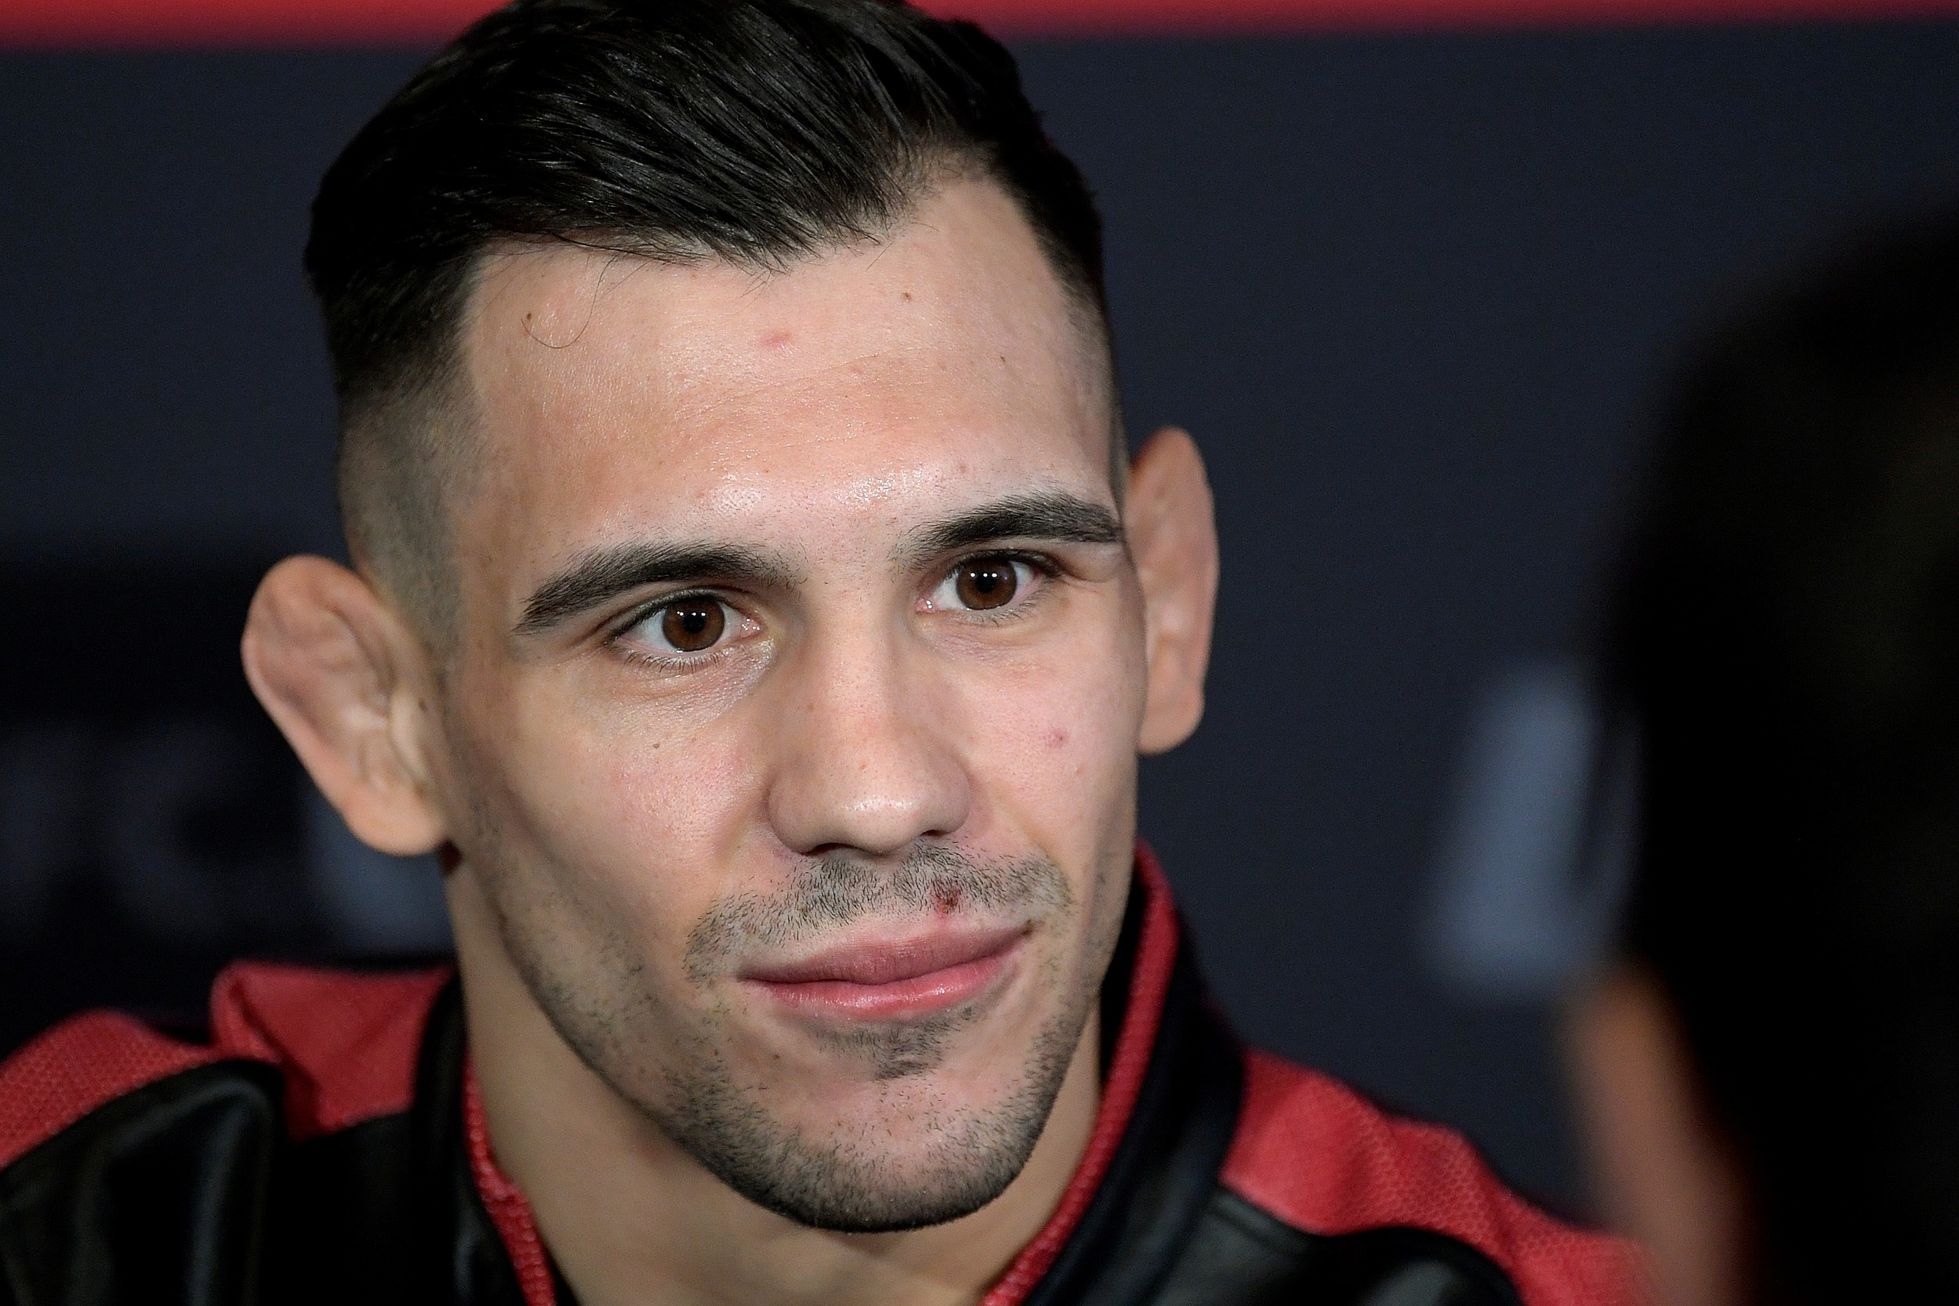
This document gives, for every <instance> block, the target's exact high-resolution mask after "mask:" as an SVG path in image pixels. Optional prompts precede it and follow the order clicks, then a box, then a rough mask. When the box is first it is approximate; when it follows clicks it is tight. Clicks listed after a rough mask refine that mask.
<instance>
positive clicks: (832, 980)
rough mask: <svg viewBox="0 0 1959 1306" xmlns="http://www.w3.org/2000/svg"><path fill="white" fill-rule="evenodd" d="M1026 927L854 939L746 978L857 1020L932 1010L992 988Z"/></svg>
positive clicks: (786, 999)
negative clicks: (882, 938) (843, 945)
mask: <svg viewBox="0 0 1959 1306" xmlns="http://www.w3.org/2000/svg"><path fill="white" fill-rule="evenodd" d="M1026 937H1027V927H1026V926H1024V925H1016V926H1013V927H1012V928H1009V929H1002V930H983V931H962V932H943V931H941V932H936V933H933V934H929V935H923V936H917V937H913V938H908V939H897V940H889V941H882V942H871V943H860V944H852V945H849V946H846V947H841V948H835V949H832V950H830V951H828V952H824V953H820V954H818V955H816V956H813V957H807V958H802V959H798V960H795V961H789V962H783V963H780V964H770V965H764V966H758V967H755V968H753V969H751V970H748V971H744V972H743V973H742V974H741V976H740V978H741V980H742V982H743V983H744V984H745V985H748V986H750V987H751V988H753V989H755V990H758V991H759V992H761V993H763V994H765V995H767V996H768V997H769V998H770V999H772V1000H774V1001H776V1002H780V1003H782V1004H784V1005H785V1006H787V1007H788V1008H790V1009H791V1010H793V1011H795V1012H797V1013H798V1014H801V1015H805V1016H814V1017H817V1018H819V1019H831V1020H855V1021H894V1020H910V1019H917V1018H920V1017H925V1016H933V1015H937V1014H939V1013H940V1012H943V1011H946V1010H949V1009H950V1008H953V1007H956V1006H959V1005H961V1004H962V1003H970V1002H972V1001H974V1000H976V999H978V998H980V997H981V996H983V995H984V994H986V993H987V992H989V991H991V990H993V989H996V988H998V987H999V986H1000V984H1001V983H1002V982H1003V981H1004V980H1005V978H1006V976H1007V975H1008V973H1009V972H1010V971H1011V970H1012V969H1013V966H1014V961H1015V959H1016V958H1017V957H1018V956H1019V955H1020V950H1021V943H1022V941H1023V940H1024V939H1025V938H1026Z"/></svg>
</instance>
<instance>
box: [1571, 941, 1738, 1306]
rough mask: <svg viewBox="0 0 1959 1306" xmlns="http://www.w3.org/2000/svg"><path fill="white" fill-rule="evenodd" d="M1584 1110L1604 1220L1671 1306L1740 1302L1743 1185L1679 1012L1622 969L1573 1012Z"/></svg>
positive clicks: (1646, 981)
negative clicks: (1644, 1262) (1639, 1257)
mask: <svg viewBox="0 0 1959 1306" xmlns="http://www.w3.org/2000/svg"><path fill="white" fill-rule="evenodd" d="M1569 1034H1570V1044H1571V1052H1572V1066H1573V1071H1574V1076H1575V1080H1576V1087H1577V1096H1578V1105H1579V1108H1580V1113H1581V1115H1582V1116H1583V1117H1584V1121H1585V1125H1586V1127H1587V1143H1588V1144H1589V1150H1590V1152H1591V1154H1592V1162H1593V1165H1592V1169H1593V1173H1594V1174H1595V1175H1597V1177H1598V1181H1599V1186H1600V1189H1601V1193H1600V1195H1601V1197H1602V1198H1603V1199H1604V1204H1605V1208H1606V1211H1607V1214H1608V1215H1609V1216H1610V1217H1611V1218H1612V1221H1613V1223H1614V1224H1616V1225H1617V1226H1619V1227H1620V1228H1621V1229H1623V1230H1624V1231H1625V1232H1626V1233H1629V1234H1631V1235H1632V1236H1633V1238H1634V1239H1635V1240H1637V1241H1638V1242H1639V1243H1640V1244H1641V1245H1642V1246H1643V1247H1645V1249H1646V1250H1647V1251H1648V1253H1649V1254H1650V1256H1649V1263H1650V1264H1651V1266H1652V1269H1653V1273H1654V1275H1655V1277H1656V1278H1657V1280H1658V1287H1659V1288H1660V1290H1661V1291H1660V1294H1659V1297H1660V1300H1662V1301H1665V1302H1668V1303H1669V1304H1670V1306H1737V1303H1740V1302H1742V1301H1743V1300H1745V1297H1746V1294H1745V1292H1744V1289H1745V1287H1746V1284H1745V1282H1744V1280H1745V1278H1746V1274H1745V1266H1746V1264H1747V1259H1746V1247H1745V1245H1744V1242H1745V1238H1746V1187H1745V1185H1744V1183H1743V1178H1742V1173H1741V1168H1740V1165H1739V1164H1738V1162H1737V1160H1736V1158H1735V1156H1734V1154H1733V1151H1732V1149H1731V1148H1730V1147H1729V1146H1728V1144H1727V1142H1726V1140H1725V1139H1724V1138H1723V1137H1721V1135H1720V1132H1719V1131H1718V1130H1717V1129H1716V1127H1715V1124H1714V1122H1713V1121H1712V1120H1711V1119H1710V1118H1709V1117H1708V1114H1707V1110H1706V1107H1705V1103H1704V1100H1703V1098H1702V1095H1701V1091H1700V1085H1699V1080H1698V1078H1697V1077H1696V1075H1695V1072H1694V1067H1693V1062H1692V1059H1691V1058H1690V1057H1689V1055H1688V1052H1687V1046H1686V1043H1685V1041H1684V1039H1683V1038H1682V1035H1681V1032H1680V1027H1679V1023H1678V1021H1677V1020H1676V1019H1675V1017H1674V1013H1673V1007H1672V1004H1671V1003H1669V1002H1668V1001H1667V999H1666V996H1665V994H1664V993H1663V991H1662V990H1661V988H1660V986H1659V984H1658V983H1657V982H1656V981H1654V980H1653V979H1652V978H1651V977H1650V976H1648V975H1646V974H1645V973H1644V972H1641V971H1635V970H1626V969H1621V970H1617V971H1614V972H1612V973H1610V974H1609V975H1607V976H1606V977H1605V978H1604V979H1602V980H1601V981H1599V982H1597V983H1596V984H1595V985H1594V986H1593V988H1592V989H1591V990H1590V991H1588V992H1587V993H1586V994H1584V995H1583V996H1582V997H1581V998H1580V999H1579V1000H1578V1002H1577V1003H1576V1004H1575V1005H1574V1007H1573V1010H1572V1013H1571V1019H1570V1026H1569Z"/></svg>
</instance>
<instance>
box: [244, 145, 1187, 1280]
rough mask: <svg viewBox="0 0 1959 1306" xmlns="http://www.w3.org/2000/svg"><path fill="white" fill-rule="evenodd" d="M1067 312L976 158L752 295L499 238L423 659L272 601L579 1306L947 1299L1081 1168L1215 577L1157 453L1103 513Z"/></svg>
mask: <svg viewBox="0 0 1959 1306" xmlns="http://www.w3.org/2000/svg"><path fill="white" fill-rule="evenodd" d="M1081 318H1082V314H1081V311H1080V309H1079V308H1078V307H1077V306H1076V305H1075V304H1073V303H1072V301H1071V300H1070V299H1069V297H1068V295H1067V293H1066V292H1065V291H1064V290H1063V288H1062V286H1061V285H1060V283H1059V281H1058V280H1057V279H1056V278H1055V276H1054V275H1053V272H1052V270H1051V268H1050V267H1049V265H1048V264H1047V262H1046V260H1045V258H1044V257H1043V255H1042V253H1041V251H1040V249H1039V246H1038V243H1037V242H1036V240H1035V238H1034V236H1033V234H1032V232H1031V230H1030V229H1029V227H1028V225H1027V224H1026V222H1025V220H1024V219H1023V218H1022V217H1021V215H1020V213H1019V212H1018V210H1017V209H1016V208H1015V207H1014V205H1013V204H1012V202H1011V201H1010V200H1009V199H1007V197H1006V196H1005V195H1004V194H1003V193H1002V192H1000V191H999V190H998V189H997V188H996V187H994V186H992V185H990V184H988V183H985V182H980V181H972V180H964V181H953V182H949V183H948V184H946V185H945V186H944V187H943V188H942V189H940V190H939V191H938V192H936V193H935V194H932V195H929V196H927V197H926V198H924V199H923V200H921V202H920V203H919V205H918V208H917V210H916V212H915V213H914V214H913V215H912V217H911V218H910V219H909V220H908V221H906V222H904V223H903V224H902V225H901V226H899V227H898V228H897V229H896V230H894V231H892V232H890V233H889V234H888V235H887V236H886V237H885V238H883V239H881V240H879V241H877V242H875V243H866V244H864V245H862V246H853V247H849V248H845V249H840V250H838V251H835V252H834V253H830V254H827V255H825V256H822V257H820V258H816V259H811V260H806V261H803V262H799V263H796V264H794V265H793V266H791V267H790V268H788V269H787V270H786V271H783V272H777V273H768V274H763V273H757V272H754V271H751V270H745V269H739V268H735V267H731V266H728V265H725V264H720V263H712V262H709V263H702V264H698V265H691V266H672V265H663V264H656V263H651V262H648V261H645V260H640V259H634V258H628V257H621V256H615V255H609V254H605V253H599V252H594V251H590V250H586V249H581V248H577V247H572V246H562V245H553V246H538V247H529V248H525V249H521V250H514V251H502V252H498V253H494V254H492V255H489V256H488V257H486V259H485V263H484V266H483V269H482V273H481V277H480V279H479V282H478V285H477V288H476V290H475V292H474V296H473V299H472V302H471V305H470V309H469V314H468V319H467V331H466V335H465V339H464V350H463V357H464V358H465V359H466V361H467V366H468V376H467V384H468V387H469V390H470V391H471V398H472V402H471V407H472V410H473V417H474V419H475V420H476V421H477V422H478V424H479V426H480V428H481V429H480V441H479V444H480V457H481V459H482V462H481V465H480V466H479V467H478V468H477V469H475V471H474V473H473V475H472V477H471V481H472V484H471V489H470V493H469V496H468V499H469V501H468V502H467V503H466V504H462V505H459V506H458V512H457V516H456V519H455V522H454V537H455V543H456V557H455V563H454V566H455V579H456V585H457V594H456V598H457V610H458V612H459V613H460V616H459V621H460V623H461V624H460V626H459V628H458V629H457V631H456V632H455V634H456V638H455V640H454V646H453V649H452V650H451V651H449V652H447V653H445V654H444V655H443V656H442V657H441V658H440V660H439V662H438V660H436V659H434V658H432V657H431V656H430V655H429V654H428V653H427V651H426V648H425V647H424V645H423V644H422V643H421V642H420V641H419V640H418V639H417V638H416V637H415V636H413V635H412V634H411V633H410V630H411V626H412V623H410V622H409V621H407V620H405V619H404V618H403V616H402V615H401V614H399V613H396V612H393V611H391V610H390V609H389V607H388V605H387V603H386V602H385V601H384V600H383V599H382V598H381V597H380V596H379V594H377V592H376V591H375V589H374V588H373V587H372V586H370V585H369V584H367V583H366V582H364V581H363V580H362V579H361V578H359V577H356V576H354V575H353V574H351V573H348V572H346V571H344V570H343V569H340V568H337V567H335V566H334V564H331V563H327V562H325V561H323V560H320V559H291V560H288V562H287V563H284V564H281V566H280V568H277V569H275V570H274V572H273V573H272V574H271V575H270V576H269V577H268V578H267V581H266V584H265V586H264V588H263V589H262V590H261V593H260V595H259V598H258V599H257V600H256V602H255V605H254V611H253V614H252V618H251V623H250V625H249V627H248V631H247V636H246V647H245V654H246V664H247V670H248V673H249V675H250V677H251V679H252V682H253V685H254V687H255V688H256V689H257V690H258V692H259V694H260V697H261V698H262V699H263V700H264V701H265V702H266V705H267V707H268V709H269V710H270V711H271V712H272V714H273V716H274V717H275V719H277V720H278V721H279V723H280V725H281V726H282V727H283V728H284V729H285V730H286V733H287V734H288V736H289V738H291V739H292V741H293V743H294V746H295V748H296V750H297V751H298V752H299V753H300V755H301V757H302V759H303V760H305V761H306V763H307V765H308V766H309V768H310V769H311V770H312V772H313V774H314V776H315V778H316V779H317V780H318V781H319V783H320V785H321V788H322V789H323V790H324V791H325V792H326V794H327V796H328V797H329V798H330V799H332V800H333V801H334V802H335V803H336V805H337V806H338V807H339V808H340V810H341V812H342V813H343V815H344V816H346V818H347V819H348V821H349V824H350V826H352V828H353V829H354V830H355V832H356V833H357V834H359V835H360V836H361V837H363V838H365V839H367V840H368V842H370V843H372V844H374V845H375V846H377V847H381V848H384V849H386V850H389V851H395V852H413V851H420V850H425V849H429V848H436V849H439V850H441V852H442V856H443V861H444V865H445V871H446V884H447V891H448V897H449V903H450V909H451V913H452V917H453V920H454V924H455V934H456V941H457V950H458V958H459V963H460V967H461V972H462V977H463V982H464V1000H465V1011H466V1018H467V1022H468V1032H469V1038H470V1045H471V1055H472V1057H473V1061H474V1065H475V1068H476V1072H477V1076H478V1080H479V1083H480V1085H481V1092H482V1096H483V1101H484V1107H485V1112H486V1115H487V1118H488V1121H489V1125H490V1130H491V1136H492V1140H493V1143H494V1147H495V1151H496V1155H497V1158H498V1161H499V1163H500V1164H501V1166H502V1167H503V1168H504V1169H505V1171H507V1172H508V1173H509V1174H510V1175H511V1177H512V1178H513V1179H515V1180H516V1182H517V1183H518V1184H519V1185H520V1186H521V1187H522V1189H523V1190H524V1192H525V1194H526V1195H527V1197H528V1198H529V1199H530V1201H531V1204H532V1207H533V1209H534V1211H535V1213H536V1216H537V1220H538V1223H539V1227H540V1230H541V1232H542V1234H543V1235H544V1238H545V1241H546V1242H547V1244H548V1245H549V1246H550V1248H551V1250H552V1253H553V1255H554V1257H555V1258H556V1259H557V1261H558V1263H559V1265H560V1267H561V1269H562V1270H563V1272H564V1273H565V1276H566V1278H567V1279H568V1280H569V1281H570V1283H571V1284H572V1286H573V1288H574V1289H575V1290H576V1291H577V1292H578V1294H579V1297H580V1299H581V1300H582V1301H584V1302H586V1303H588V1306H612V1304H613V1303H627V1302H645V1301H660V1302H678V1303H691V1302H724V1301H725V1302H736V1301H772V1302H832V1303H834V1302H860V1301H861V1302H873V1301H877V1302H888V1301H905V1302H918V1303H928V1304H929V1303H934V1302H941V1301H943V1302H954V1301H971V1300H974V1299H975V1298H976V1297H977V1295H978V1293H979V1292H980V1291H981V1290H983V1289H984V1287H985V1286H986V1285H987V1283H989V1282H990V1281H991V1280H992V1278H993V1277H995V1276H996V1275H998V1274H999V1272H1000V1271H1001V1270H1002V1269H1003V1268H1004V1267H1005V1265H1006V1264H1007V1262H1008V1261H1009V1260H1010V1259H1011V1257H1012V1256H1013V1254H1014V1253H1015V1252H1016V1251H1017V1250H1018V1249H1019V1248H1020V1247H1021V1246H1022V1245H1023V1244H1024V1243H1025V1242H1026V1241H1027V1240H1028V1239H1029V1238H1030V1237H1032V1235H1033V1234H1034V1233H1035V1232H1036V1231H1037V1230H1038V1229H1039V1228H1040V1226H1041V1225H1042V1224H1043V1223H1044V1222H1045V1220H1046V1218H1047V1216H1048V1214H1049V1213H1050V1211H1051V1210H1052V1209H1053V1207H1054V1204H1055V1202H1056V1200H1057V1199H1058V1198H1059V1195H1060V1193H1061V1191H1062V1190H1063V1188H1064V1187H1065V1186H1066V1183H1067V1181H1068V1178H1069V1176H1070V1174H1071V1173H1072V1171H1073V1169H1074V1166H1075V1164H1076V1162H1077V1161H1078V1159H1079V1157H1080V1155H1081V1152H1082V1149H1083V1147H1084V1145H1085V1143H1086V1140H1087V1138H1088V1135H1089V1132H1090V1129H1091V1127H1092V1124H1093V1119H1094V1114H1095V1109H1096V1105H1097V1098H1098V1091H1099V1085H1098V1083H1097V1071H1098V1067H1097V1048H1098V1030H1097V1021H1096V1014H1095V1013H1096V996H1097V993H1098V991H1099V987H1100V984H1101V981H1102V978H1103V975H1104V972H1105V970H1106V968H1107V965H1108V960H1109V956H1110V953H1111V951H1112V949H1113V947H1114V943H1115V938H1116V935H1117V933H1118V931H1119V928H1120V923H1121V919H1122V914H1123V909H1124V905H1125V902H1126V897H1127V894H1128V891H1129V881H1130V863H1131V850H1132V846H1133V841H1134V836H1135V823H1136V816H1135V792H1136V758H1137V755H1138V753H1139V752H1148V751H1155V750H1160V749H1163V748H1167V747H1170V746H1173V745H1174V744H1175V743H1177V742H1179V741H1181V740H1182V739H1183V738H1184V737H1185V736H1187V735H1188V734H1189V732H1190V730H1191V729H1193V728H1194V727H1195V725H1196V722H1197V719H1198V716H1199V715H1200V713H1201V703H1202V698H1201V682H1202V675H1203V668H1204V663H1205V659H1206V656H1207V653H1208V640H1209V631H1210V618H1211V603H1212V597H1213V594H1214V591H1215V584H1216V545H1215V536H1214V533H1213V530H1212V525H1211V518H1210V501H1209V496H1208V491H1207V490H1206V489H1205V487H1204V483H1203V474H1202V469H1201V465H1200V464H1199V462H1198V460H1197V457H1196V454H1195V451H1194V449H1193V448H1192V447H1191V445H1190V442H1189V440H1188V438H1187V437H1185V436H1183V435H1182V434H1181V433H1178V432H1166V433H1163V434H1160V435H1159V436H1158V437H1156V438H1155V439H1154V440H1153V441H1152V442H1151V443H1150V444H1149V446H1147V447H1146V449H1145V450H1144V452H1143V453H1142V454H1141V455H1139V457H1138V460H1137V462H1136V463H1135V465H1134V467H1133V469H1132V475H1131V480H1130V483H1129V489H1128V496H1127V498H1128V501H1127V502H1126V503H1123V504H1119V503H1118V500H1117V496H1116V490H1115V487H1114V486H1112V485H1111V483H1110V475H1109V453H1108V443H1107V442H1108V440H1109V438H1110V435H1109V433H1110V430H1111V425H1112V407H1111V405H1112V397H1111V395H1110V383H1109V378H1108V374H1107V368H1106V363H1105V361H1104V359H1103V356H1102V353H1101V348H1102V346H1101V344H1100V341H1099V340H1096V339H1092V338H1091V335H1090V333H1086V332H1084V331H1083V330H1082V327H1081ZM976 954H977V959H976V960H975V959H974V958H975V955H976ZM918 957H935V958H938V960H939V961H940V962H944V963H945V967H944V968H943V969H941V970H938V971H934V972H933V973H932V983H931V984H927V985H926V991H921V992H919V993H912V992H911V990H909V989H905V988H904V986H903V985H897V984H891V985H884V984H881V982H879V976H878V973H877V968H878V967H879V966H884V965H888V964H891V962H892V959H893V958H896V959H897V960H898V961H899V962H904V961H906V960H907V959H915V958H918ZM839 958H841V959H842V960H839ZM867 959H868V960H867ZM935 964H936V963H935ZM852 967H856V968H858V969H857V970H852ZM865 967H868V968H869V969H868V970H864V969H863V968H865ZM911 969H916V967H912V968H911ZM840 971H850V973H851V974H853V975H855V976H856V978H857V979H859V980H867V981H868V982H867V983H864V984H852V983H838V982H836V976H837V975H838V974H839V973H840ZM860 971H861V973H859V972H860ZM934 985H937V987H934ZM866 994H869V995H871V996H868V997H865V996H863V995H866ZM894 994H895V995H896V996H895V997H894V996H893V995H894ZM908 995H909V996H908Z"/></svg>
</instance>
